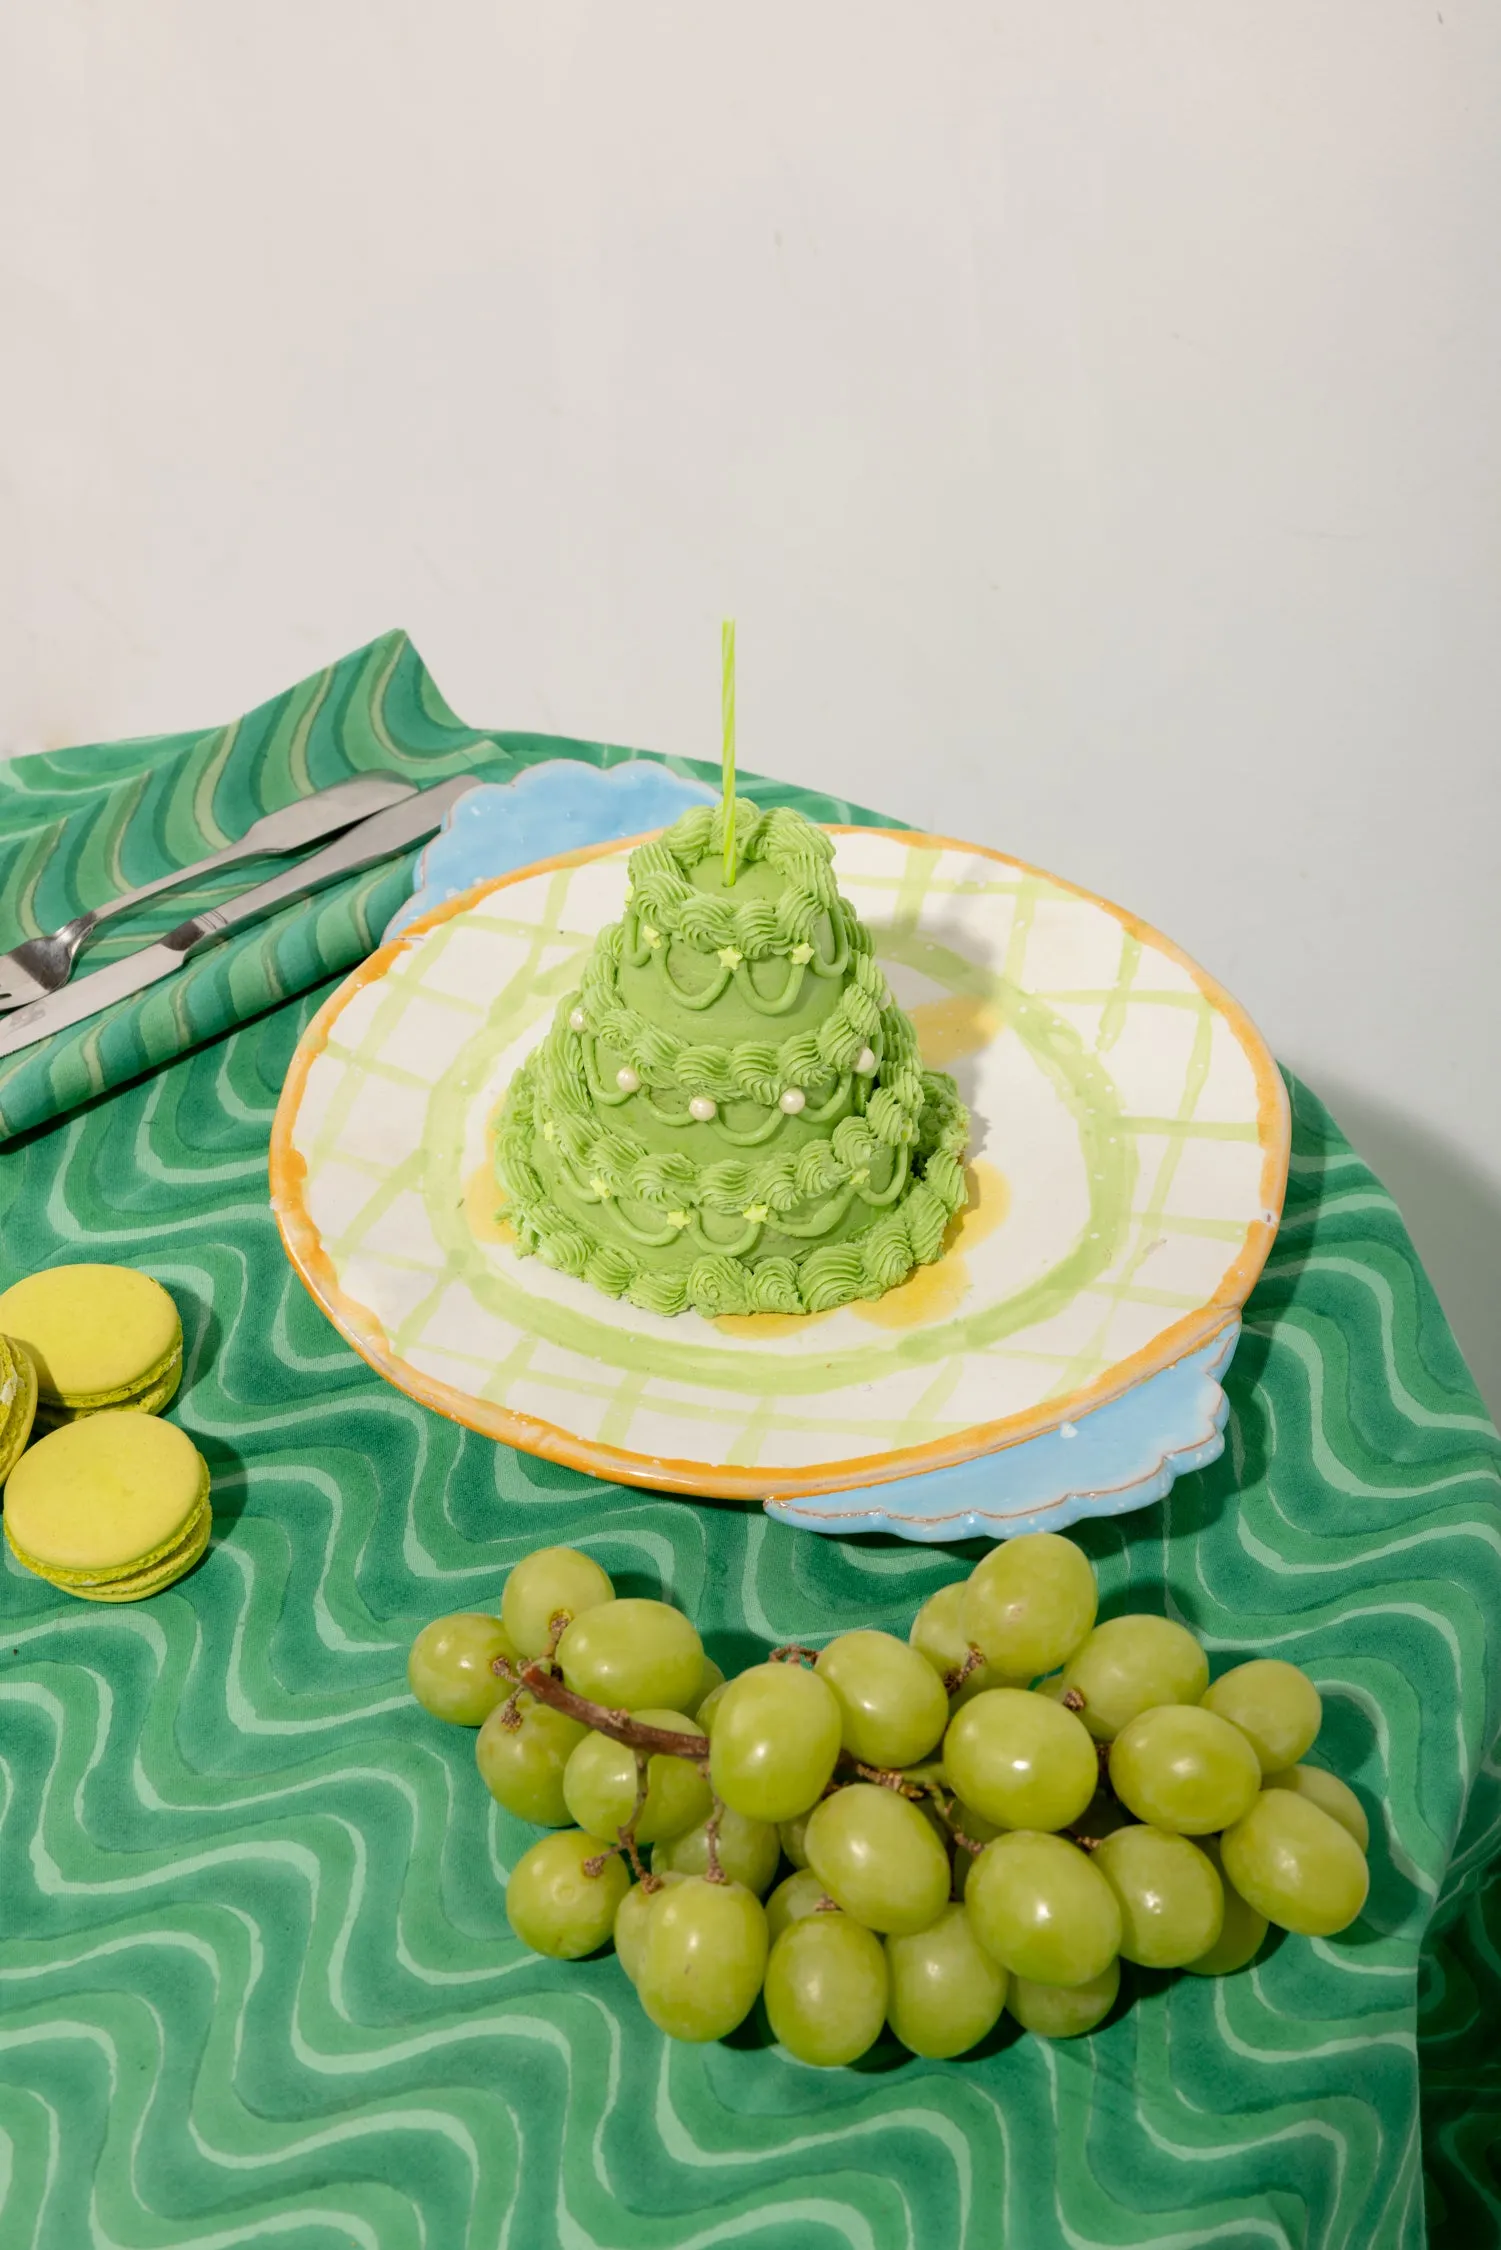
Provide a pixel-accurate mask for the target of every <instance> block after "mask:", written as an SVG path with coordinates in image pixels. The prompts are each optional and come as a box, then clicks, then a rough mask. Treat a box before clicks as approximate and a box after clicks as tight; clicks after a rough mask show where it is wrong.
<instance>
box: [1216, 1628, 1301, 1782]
mask: <svg viewBox="0 0 1501 2250" xmlns="http://www.w3.org/2000/svg"><path fill="white" fill-rule="evenodd" d="M1201 1700H1202V1702H1203V1705H1204V1708H1205V1710H1206V1711H1217V1712H1218V1713H1219V1716H1220V1717H1221V1718H1222V1719H1228V1720H1229V1722H1230V1724H1231V1726H1233V1727H1239V1728H1240V1731H1241V1733H1242V1734H1243V1735H1244V1736H1245V1738H1246V1740H1247V1742H1249V1743H1250V1745H1251V1748H1252V1749H1253V1750H1254V1751H1255V1753H1256V1755H1257V1758H1258V1759H1259V1760H1260V1763H1261V1770H1262V1772H1263V1773H1282V1772H1284V1771H1285V1770H1286V1768H1287V1767H1288V1766H1295V1765H1296V1764H1297V1762H1298V1760H1299V1759H1300V1758H1301V1757H1302V1755H1303V1753H1304V1751H1305V1750H1308V1749H1311V1748H1312V1746H1313V1738H1314V1736H1315V1735H1316V1734H1317V1733H1318V1731H1319V1728H1320V1727H1321V1726H1322V1724H1323V1720H1324V1706H1323V1703H1322V1702H1321V1701H1320V1698H1319V1691H1318V1689H1317V1688H1316V1687H1315V1686H1314V1684H1313V1682H1312V1680H1311V1679H1310V1678H1309V1677H1308V1674H1307V1673H1306V1672H1300V1671H1299V1670H1298V1667H1297V1665H1296V1664H1284V1663H1283V1662H1282V1661H1281V1659H1280V1658H1279V1657H1275V1656H1258V1657H1257V1658H1256V1659H1255V1660H1254V1662H1252V1663H1250V1664H1237V1665H1236V1667H1235V1669H1234V1671H1232V1672H1223V1673H1221V1675H1220V1677H1219V1678H1218V1679H1217V1680H1216V1681H1215V1683H1214V1685H1213V1687H1212V1688H1209V1689H1208V1690H1207V1691H1206V1693H1205V1694H1204V1696H1203V1697H1202V1698H1201Z"/></svg>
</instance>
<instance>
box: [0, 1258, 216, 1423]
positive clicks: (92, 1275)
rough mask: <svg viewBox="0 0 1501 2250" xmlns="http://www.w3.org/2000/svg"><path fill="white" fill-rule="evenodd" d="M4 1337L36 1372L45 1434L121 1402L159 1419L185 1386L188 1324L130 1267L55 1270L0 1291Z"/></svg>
mask: <svg viewBox="0 0 1501 2250" xmlns="http://www.w3.org/2000/svg"><path fill="white" fill-rule="evenodd" d="M0 1336H9V1337H12V1338H13V1339H14V1340H15V1341H16V1342H17V1343H19V1344H24V1346H25V1347H26V1350H27V1351H28V1352H29V1353H30V1355H31V1359H32V1363H33V1365H34V1366H35V1368H36V1379H37V1421H38V1423H39V1424H40V1426H41V1427H42V1428H44V1429H53V1428H55V1427H56V1426H57V1424H58V1423H60V1422H71V1421H74V1420H76V1419H77V1418H78V1417H79V1416H80V1415H84V1414H98V1413H100V1412H102V1411H103V1409H104V1408H106V1407H111V1406H125V1407H129V1408H131V1409H132V1410H133V1411H134V1412H136V1413H138V1414H160V1412H161V1410H162V1408H163V1407H164V1406H167V1405H169V1404H170V1403H171V1400H172V1397H173V1394H174V1393H175V1392H176V1389H177V1386H178V1384H179V1383H180V1382H181V1380H182V1322H181V1321H180V1320H179V1319H178V1317H177V1307H176V1306H175V1305H174V1304H173V1302H172V1299H171V1298H170V1297H169V1296H168V1294H167V1292H166V1290H165V1289H164V1288H163V1287H162V1285H161V1283H160V1282H159V1281H153V1280H152V1278H151V1276H150V1274H147V1273H137V1272H136V1270H135V1268H134V1266H49V1267H48V1268H47V1269H46V1271H45V1272H43V1273H34V1274H29V1275H28V1276H27V1278H26V1279H25V1280H24V1281H17V1282H13V1283H12V1285H11V1287H10V1288H9V1289H7V1290H5V1291H4V1292H3V1293H0Z"/></svg>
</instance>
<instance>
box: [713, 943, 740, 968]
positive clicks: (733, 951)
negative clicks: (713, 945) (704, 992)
mask: <svg viewBox="0 0 1501 2250" xmlns="http://www.w3.org/2000/svg"><path fill="white" fill-rule="evenodd" d="M744 959H745V955H744V954H743V953H742V952H741V951H740V950H739V948H738V947H736V946H733V945H722V946H721V947H720V948H719V963H720V967H721V968H725V969H738V968H739V966H740V964H741V962H742V961H743V960H744Z"/></svg>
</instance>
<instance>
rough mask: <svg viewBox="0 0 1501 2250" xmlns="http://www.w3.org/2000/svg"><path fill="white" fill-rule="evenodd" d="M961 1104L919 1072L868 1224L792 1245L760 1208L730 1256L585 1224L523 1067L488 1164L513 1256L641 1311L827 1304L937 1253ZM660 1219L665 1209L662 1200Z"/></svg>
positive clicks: (941, 1082) (953, 1092)
mask: <svg viewBox="0 0 1501 2250" xmlns="http://www.w3.org/2000/svg"><path fill="white" fill-rule="evenodd" d="M968 1137H969V1112H968V1110H967V1109H966V1108H965V1106H964V1104H963V1103H962V1102H961V1101H960V1099H959V1093H958V1089H957V1087H956V1086H955V1084H954V1081H953V1080H952V1078H949V1077H947V1076H945V1075H944V1074H943V1073H941V1072H938V1071H925V1072H924V1073H923V1105H922V1110H921V1113H920V1115H919V1119H918V1137H917V1141H916V1144H915V1145H914V1146H913V1148H912V1150H911V1155H910V1162H909V1164H908V1168H907V1176H906V1179H905V1181H904V1184H903V1187H902V1190H901V1193H900V1195H899V1196H898V1197H897V1199H896V1200H895V1201H894V1202H892V1203H889V1204H885V1205H873V1206H871V1207H870V1217H869V1223H868V1224H867V1225H864V1226H858V1227H856V1228H855V1229H851V1228H850V1227H849V1226H848V1224H847V1223H846V1224H845V1225H844V1226H843V1227H842V1229H841V1236H840V1239H839V1240H837V1241H832V1242H831V1241H820V1240H816V1239H815V1240H813V1241H811V1242H809V1243H806V1244H803V1243H798V1242H796V1241H794V1240H793V1239H792V1238H790V1237H789V1236H787V1235H785V1234H781V1233H779V1231H778V1230H777V1227H776V1223H775V1214H768V1218H767V1221H766V1223H765V1224H764V1226H762V1227H761V1228H760V1229H759V1230H758V1239H757V1242H756V1243H755V1245H754V1246H753V1247H751V1248H749V1249H747V1250H745V1251H743V1252H741V1253H740V1254H739V1255H733V1256H732V1255H730V1254H728V1253H727V1252H725V1251H722V1250H714V1249H706V1248H704V1247H703V1246H702V1245H701V1244H698V1243H694V1242H692V1241H690V1240H684V1239H681V1238H679V1239H676V1240H672V1241H667V1242H663V1243H660V1244H657V1243H646V1244H637V1243H635V1242H632V1241H630V1240H628V1239H622V1238H621V1237H622V1232H623V1229H622V1228H621V1226H620V1225H619V1224H618V1223H617V1224H613V1225H610V1227H609V1231H608V1233H606V1232H605V1231H604V1228H603V1227H601V1226H600V1225H599V1224H598V1223H596V1224H595V1225H593V1226H591V1225H590V1224H589V1223H588V1220H587V1216H586V1214H584V1213H583V1212H582V1211H580V1210H578V1209H575V1208H570V1202H571V1198H570V1197H569V1196H568V1195H567V1194H566V1192H565V1191H563V1190H562V1189H560V1188H559V1187H558V1185H557V1183H556V1178H555V1173H554V1159H553V1156H552V1152H551V1151H550V1150H549V1149H548V1148H547V1147H546V1146H545V1145H544V1144H543V1142H542V1138H541V1134H540V1132H539V1128H538V1122H537V1115H536V1100H535V1088H534V1086H533V1083H532V1077H531V1066H530V1064H523V1066H522V1068H521V1069H520V1070H519V1071H518V1072H517V1074H516V1077H515V1078H514V1079H513V1081H512V1083H511V1085H510V1087H509V1089H508V1090H507V1094H506V1100H505V1107H504V1110H503V1112H502V1116H501V1122H500V1127H499V1131H498V1132H497V1135H496V1144H495V1169H496V1176H497V1178H498V1180H499V1183H500V1186H501V1188H502V1189H503V1190H504V1192H505V1195H506V1198H507V1202H506V1210H505V1217H506V1220H507V1222H508V1223H509V1224H510V1225H511V1226H512V1227H513V1228H514V1229H515V1234H516V1246H517V1248H518V1250H519V1251H520V1252H521V1254H522V1255H523V1256H524V1257H530V1256H536V1257H539V1258H541V1259H542V1260H543V1261H544V1262H545V1263H546V1264H547V1265H550V1266H553V1267H555V1268H556V1269H557V1271H558V1272H559V1273H567V1274H574V1275H576V1276H578V1277H579V1278H580V1279H582V1280H584V1281H588V1282H592V1284H593V1285H594V1287H595V1288H596V1289H600V1290H603V1291H604V1293H605V1295H606V1296H609V1297H627V1298H629V1299H630V1301H631V1303H632V1304H635V1305H640V1306H641V1308H642V1309H643V1311H646V1312H654V1313H663V1314H669V1315H670V1314H675V1313H680V1312H688V1311H693V1312H698V1313H702V1314H704V1315H705V1316H706V1317H710V1318H712V1317H713V1316H715V1315H716V1314H721V1313H815V1312H832V1311H833V1310H834V1309H835V1308H836V1307H837V1306H839V1305H847V1304H851V1303H853V1302H854V1301H856V1300H857V1299H860V1298H866V1299H868V1298H872V1297H880V1296H884V1295H885V1293H886V1291H887V1290H888V1289H894V1288H896V1286H897V1284H898V1283H899V1282H902V1281H905V1280H906V1278H907V1276H908V1274H910V1273H911V1271H912V1269H913V1268H914V1266H928V1265H932V1264H933V1263H934V1262H935V1260H937V1259H938V1258H939V1257H941V1256H942V1254H943V1248H944V1236H945V1233H946V1231H947V1228H948V1225H949V1222H950V1220H951V1219H952V1218H954V1217H955V1216H956V1214H957V1213H958V1212H959V1211H960V1210H962V1208H963V1206H964V1202H965V1198H966V1194H967V1189H966V1185H965V1178H964V1147H965V1142H966V1141H967V1139H968ZM663 1216H664V1220H665V1209H664V1214H663Z"/></svg>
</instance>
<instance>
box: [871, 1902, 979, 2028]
mask: <svg viewBox="0 0 1501 2250" xmlns="http://www.w3.org/2000/svg"><path fill="white" fill-rule="evenodd" d="M886 1970H887V1975H888V1977H889V1979H890V1988H891V1989H890V1998H889V2000H888V2002H887V2008H886V2013H887V2015H888V2017H889V2018H890V2021H891V2028H892V2030H893V2031H894V2032H895V2033H896V2035H897V2037H898V2039H900V2041H901V2043H902V2045H903V2046H904V2047H910V2048H911V2049H912V2052H913V2054H914V2055H928V2056H930V2057H932V2058H933V2059H934V2060H935V2061H940V2062H942V2061H946V2060H947V2059H948V2058H949V2057H950V2056H952V2055H962V2054H965V2053H967V2051H968V2050H969V2049H970V2048H971V2047H973V2046H974V2045H975V2043H976V2041H977V2040H980V2039H983V2038H984V2037H985V2034H986V2032H987V2031H989V2030H990V2029H991V2028H992V2027H993V2025H994V2024H995V2021H996V2018H997V2017H998V2016H999V2015H1000V2012H1001V2008H1002V2006H1003V2005H1004V2003H1005V1998H1006V1972H1005V1970H1004V1969H1003V1968H1001V1966H1000V1965H999V1963H998V1962H995V1961H993V1960H992V1959H991V1957H990V1955H989V1954H988V1953H987V1952H986V1951H985V1949H984V1947H983V1946H982V1945H981V1944H980V1942H979V1940H978V1939H977V1938H976V1936H975V1933H974V1930H973V1928H972V1927H971V1924H970V1919H969V1916H968V1914H966V1912H965V1910H964V1908H963V1907H962V1906H946V1907H945V1908H944V1910H943V1912H942V1913H941V1914H940V1915H939V1917H938V1919H937V1921H936V1922H934V1923H932V1924H931V1925H930V1927H929V1928H927V1929H926V1930H918V1931H916V1932H914V1933H913V1934H912V1935H911V1936H910V1937H889V1938H888V1939H887V1940H886Z"/></svg>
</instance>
